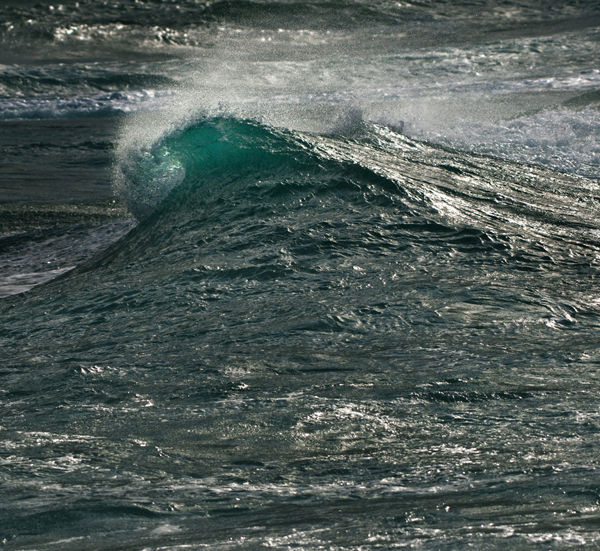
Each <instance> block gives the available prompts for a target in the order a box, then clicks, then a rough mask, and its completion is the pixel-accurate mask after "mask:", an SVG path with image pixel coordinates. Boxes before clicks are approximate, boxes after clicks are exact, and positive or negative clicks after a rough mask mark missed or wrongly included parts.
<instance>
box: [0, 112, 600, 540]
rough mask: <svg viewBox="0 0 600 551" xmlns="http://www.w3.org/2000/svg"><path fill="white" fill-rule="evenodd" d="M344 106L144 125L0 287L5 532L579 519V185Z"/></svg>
mask: <svg viewBox="0 0 600 551" xmlns="http://www.w3.org/2000/svg"><path fill="white" fill-rule="evenodd" d="M349 128H351V130H352V132H351V133H350V135H349V134H348V129H349ZM345 129H346V134H345V135H344V134H339V133H338V134H332V135H329V136H324V135H318V134H313V133H306V132H298V131H292V130H281V129H276V128H272V127H268V126H265V125H262V124H259V123H257V122H252V121H248V120H243V119H236V118H234V117H217V118H211V117H208V118H201V119H197V120H196V121H195V122H191V123H188V124H187V125H184V126H183V127H181V128H180V129H177V130H174V131H172V132H170V133H167V134H165V135H163V136H162V137H161V138H160V139H159V140H157V141H156V142H155V143H154V145H152V146H151V147H141V148H139V149H138V150H137V152H136V153H135V154H134V153H133V152H130V155H129V156H127V155H124V156H122V157H121V165H120V174H121V180H120V187H119V189H120V193H121V194H122V195H123V197H125V198H126V199H127V200H128V201H129V205H130V207H131V208H132V210H134V211H136V212H137V213H138V215H139V216H140V218H141V219H142V221H141V222H140V223H139V224H138V225H137V227H135V228H134V229H133V230H132V231H131V232H129V233H128V234H127V235H126V236H125V237H123V238H121V239H120V240H119V241H118V242H117V243H115V244H114V245H112V246H111V247H109V248H108V249H107V250H106V251H105V252H104V253H101V254H100V255H97V256H96V257H95V258H93V259H92V260H90V261H88V262H87V263H85V264H83V265H81V266H80V267H79V268H77V269H75V270H74V271H71V272H69V273H67V274H64V275H62V276H61V277H59V278H58V279H56V280H54V281H53V282H51V283H49V284H46V285H43V286H38V287H36V288H35V289H34V290H33V291H31V292H30V293H28V294H26V295H21V296H17V297H12V298H9V299H5V300H4V301H3V302H2V303H0V314H1V315H0V339H1V342H2V346H3V348H4V349H5V350H11V354H10V356H8V357H7V356H4V357H3V358H2V359H0V369H1V376H2V379H3V382H4V385H3V388H4V389H5V390H4V391H3V395H2V396H3V398H2V411H3V414H2V435H3V446H4V449H5V450H7V452H6V453H4V455H3V461H4V462H5V465H7V466H8V467H7V469H8V470H7V471H6V475H5V477H4V481H3V485H4V488H5V494H4V495H5V503H6V509H5V510H6V511H9V512H7V513H2V522H1V523H0V525H1V526H2V530H3V533H4V535H3V537H6V538H7V541H8V538H12V540H10V543H8V545H9V546H10V545H13V542H14V546H15V548H16V547H18V548H20V549H25V548H33V547H36V548H39V547H40V545H46V544H49V543H50V542H57V541H58V542H60V545H61V548H63V549H88V548H89V549H92V548H93V549H114V548H116V547H119V548H122V549H139V548H159V547H160V548H165V549H176V548H181V547H182V546H188V547H191V548H198V549H199V548H201V547H203V546H210V547H211V548H215V549H231V548H234V547H240V548H244V547H248V548H262V547H267V546H271V547H275V548H280V549H286V548H289V547H290V546H295V547H298V548H304V549H314V548H316V547H319V546H321V547H323V546H325V547H326V546H330V547H336V548H340V549H356V548H359V547H360V548H365V549H370V548H373V549H374V548H380V547H382V546H383V547H388V546H396V545H397V546H403V545H405V546H410V545H416V544H417V543H418V544H419V545H420V546H421V547H423V548H425V549H460V548H464V547H465V546H467V545H469V544H471V543H475V544H476V545H478V546H480V547H481V546H483V547H486V548H490V549H501V548H504V547H505V546H506V544H507V542H508V543H509V544H510V545H511V546H512V547H514V548H523V549H525V548H527V549H529V548H538V547H539V548H541V547H540V545H542V544H541V543H540V542H544V543H543V545H545V546H547V544H548V542H549V541H551V542H552V545H553V546H554V547H556V548H562V547H566V546H568V545H572V542H574V541H577V542H585V543H586V544H595V543H594V542H597V541H598V535H599V534H600V531H598V524H597V523H598V516H597V514H598V513H597V494H596V492H595V491H592V489H593V488H595V487H596V486H595V481H596V479H597V474H598V473H597V465H596V463H597V460H596V455H597V454H596V447H595V445H594V443H595V442H596V438H597V427H596V421H595V419H596V417H597V401H596V399H595V396H596V392H595V389H596V386H597V380H596V367H597V364H598V360H599V358H598V352H597V346H596V345H595V342H596V335H597V332H598V329H599V322H600V311H599V307H598V305H599V301H598V296H597V293H596V289H595V287H596V281H597V279H598V277H599V270H598V250H599V247H600V243H599V240H600V217H599V216H598V211H597V206H596V205H597V197H598V191H599V190H598V186H597V184H596V183H594V182H593V181H590V180H586V179H584V178H580V177H576V176H569V175H566V174H561V173H555V172H552V171H550V170H547V169H544V168H541V167H534V166H529V165H522V164H516V163H511V162H508V161H502V160H494V159H491V158H488V157H481V156H477V155H473V154H467V153H461V152H457V151H454V150H450V149H443V148H440V147H436V146H432V145H428V144H425V143H423V142H419V141H415V140H412V139H411V138H408V137H406V136H405V135H402V134H398V133H397V132H395V131H393V130H392V129H390V128H389V127H386V126H384V125H377V124H371V123H365V122H360V121H359V122H357V121H356V120H355V121H354V124H353V125H350V126H348V125H346V127H345ZM30 493H34V494H35V495H38V494H40V495H42V494H43V496H44V497H43V499H42V498H41V497H40V499H39V500H38V499H36V500H34V502H31V500H27V499H26V497H27V495H29V494H30ZM549 526H552V528H551V529H550V528H549ZM565 542H566V543H565Z"/></svg>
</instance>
